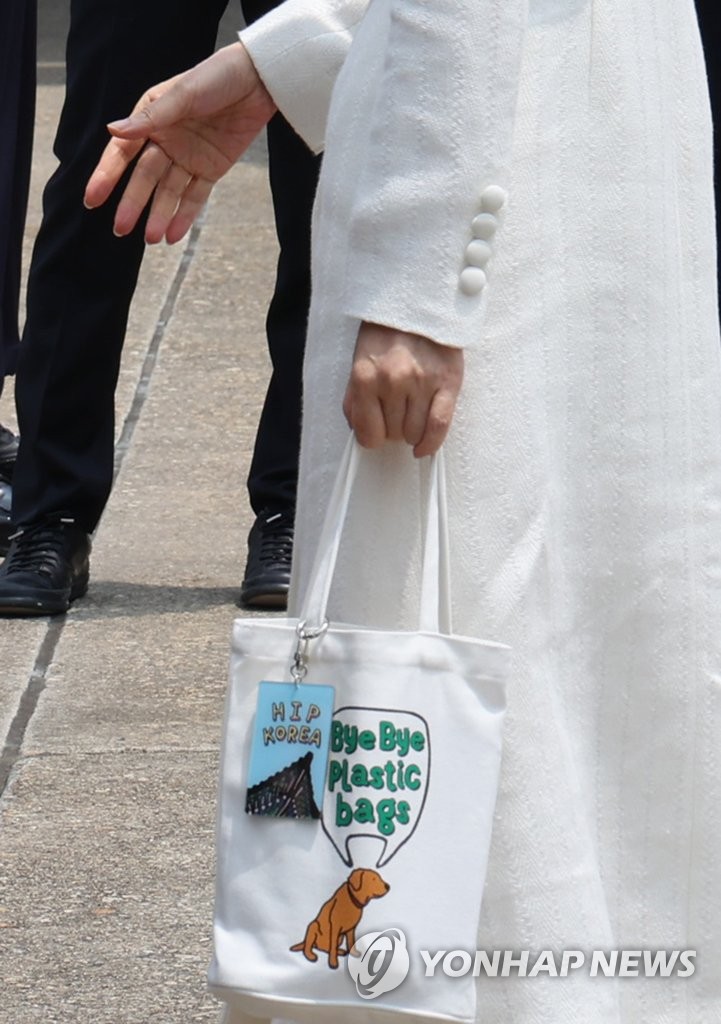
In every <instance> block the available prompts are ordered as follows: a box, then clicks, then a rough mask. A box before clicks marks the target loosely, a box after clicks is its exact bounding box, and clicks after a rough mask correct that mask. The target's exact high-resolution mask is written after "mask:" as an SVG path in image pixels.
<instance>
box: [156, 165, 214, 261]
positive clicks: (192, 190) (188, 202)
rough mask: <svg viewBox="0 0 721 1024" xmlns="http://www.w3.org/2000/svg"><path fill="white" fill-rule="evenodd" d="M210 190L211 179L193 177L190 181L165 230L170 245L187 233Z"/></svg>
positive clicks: (211, 185) (211, 187) (211, 188)
mask: <svg viewBox="0 0 721 1024" xmlns="http://www.w3.org/2000/svg"><path fill="white" fill-rule="evenodd" d="M212 191H213V183H212V181H207V180H206V179H205V178H193V179H192V180H191V181H190V183H189V185H188V187H187V188H186V190H185V192H184V193H183V196H182V198H181V200H180V203H179V205H178V209H177V210H176V211H175V215H174V217H173V219H172V220H171V222H170V224H169V225H168V230H167V231H166V232H165V239H166V241H167V242H168V243H169V244H170V245H174V244H175V243H176V242H179V241H180V239H181V238H183V237H184V235H186V234H187V232H188V231H189V230H190V228H191V227H192V225H193V223H194V221H195V219H196V217H197V216H198V214H199V213H200V211H201V210H202V208H203V207H204V206H205V204H206V202H207V200H208V196H209V195H210V193H211V192H212Z"/></svg>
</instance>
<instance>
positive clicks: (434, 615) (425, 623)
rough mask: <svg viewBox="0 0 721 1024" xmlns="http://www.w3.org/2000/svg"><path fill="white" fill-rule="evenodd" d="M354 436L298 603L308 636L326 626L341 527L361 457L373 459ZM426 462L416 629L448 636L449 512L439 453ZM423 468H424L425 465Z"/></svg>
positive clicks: (348, 445) (450, 625) (449, 609)
mask: <svg viewBox="0 0 721 1024" xmlns="http://www.w3.org/2000/svg"><path fill="white" fill-rule="evenodd" d="M372 457H373V456H372V453H370V452H365V451H364V450H363V449H362V448H361V446H360V445H359V444H358V442H357V441H356V440H355V437H354V435H353V434H351V435H350V437H349V439H348V443H347V444H346V447H345V450H344V452H343V457H342V459H341V463H340V466H339V468H338V475H337V476H336V480H335V484H334V486H333V491H332V494H331V498H330V502H329V504H328V511H327V512H326V517H325V521H324V523H323V528H322V530H321V535H320V541H319V544H318V552H317V554H316V557H315V562H314V563H313V568H312V570H311V574H310V580H309V582H308V589H307V590H306V593H305V598H304V600H303V602H302V603H301V614H300V621H301V622H302V623H304V625H305V631H306V632H307V634H308V635H309V636H310V635H312V634H313V633H315V634H316V635H317V631H318V630H319V629H320V628H322V626H323V624H324V623H325V622H326V610H327V608H328V597H329V595H330V588H331V584H332V582H333V576H334V573H335V567H336V561H337V559H338V550H339V547H340V541H341V535H342V532H343V525H344V523H345V519H346V515H347V513H348V503H349V501H350V496H351V491H352V489H353V484H354V482H355V479H356V475H357V472H358V464H359V461H360V459H361V458H365V459H368V458H372ZM423 461H424V463H427V469H426V473H427V481H426V485H427V486H426V490H427V496H428V501H427V515H426V529H425V536H424V543H423V571H422V577H421V602H420V623H419V626H420V630H421V632H424V633H445V634H451V633H452V632H453V629H452V622H451V598H450V592H451V588H450V568H449V558H448V511H447V505H446V480H445V469H444V464H443V449H441V450H440V451H438V452H437V453H436V454H435V455H432V456H430V458H428V459H424V460H423ZM424 468H426V467H424Z"/></svg>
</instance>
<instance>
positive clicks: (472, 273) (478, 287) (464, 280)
mask: <svg viewBox="0 0 721 1024" xmlns="http://www.w3.org/2000/svg"><path fill="white" fill-rule="evenodd" d="M459 284H460V288H461V291H462V292H463V294H464V295H469V296H473V295H480V293H481V292H482V291H483V289H484V288H485V286H486V275H485V274H484V273H483V271H482V270H481V269H480V267H466V268H465V269H464V270H462V271H461V276H460V278H459Z"/></svg>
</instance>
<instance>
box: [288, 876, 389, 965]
mask: <svg viewBox="0 0 721 1024" xmlns="http://www.w3.org/2000/svg"><path fill="white" fill-rule="evenodd" d="M389 889H390V886H389V885H388V884H387V883H386V882H384V881H383V879H382V878H381V876H380V875H379V874H378V872H377V871H371V870H370V869H368V868H356V869H355V870H354V871H351V873H350V875H349V876H348V878H347V879H346V881H345V882H344V883H343V885H341V886H340V887H339V888H338V889H336V891H335V892H334V893H333V895H332V896H331V898H330V899H329V900H326V902H325V903H324V904H323V906H322V907H321V908H320V910H319V911H318V915H317V917H314V918H313V920H312V921H311V922H310V924H309V925H308V927H307V929H306V932H305V938H304V940H303V941H302V942H298V943H296V945H295V946H291V947H290V948H291V951H292V952H294V953H297V952H300V951H301V950H302V951H303V955H304V956H305V958H306V959H307V960H314V961H315V960H317V959H318V956H317V954H316V953H315V952H314V951H315V950H316V949H319V950H321V951H322V952H323V953H327V954H328V966H329V967H333V968H336V967H337V966H338V956H339V954H340V955H341V956H345V955H346V954H347V953H350V951H351V949H352V948H353V946H354V945H355V930H356V927H357V926H358V923H359V921H360V919H361V917H362V916H363V908H364V907H365V905H366V904H367V903H368V902H369V901H370V900H374V899H379V898H380V897H381V896H385V894H386V893H387V892H388V891H389ZM344 940H345V949H341V944H342V943H343V941H344Z"/></svg>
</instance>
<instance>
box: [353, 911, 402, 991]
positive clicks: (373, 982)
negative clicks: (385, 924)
mask: <svg viewBox="0 0 721 1024" xmlns="http://www.w3.org/2000/svg"><path fill="white" fill-rule="evenodd" d="M347 962H348V972H349V974H350V976H351V978H352V979H353V981H354V982H355V987H356V989H357V990H358V995H359V996H360V997H361V998H362V999H377V998H378V996H381V995H383V994H384V993H385V992H392V991H393V990H394V989H396V988H398V986H399V985H400V984H401V983H402V982H403V981H405V979H406V976H407V975H408V971H409V969H410V958H409V956H408V948H407V946H406V937H405V935H404V934H403V932H402V931H401V930H400V928H386V930H385V931H383V932H368V934H367V935H362V936H361V937H360V938H359V939H358V940H357V941H356V943H355V945H354V946H353V950H352V952H351V955H350V956H349V957H348V961H347Z"/></svg>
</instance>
